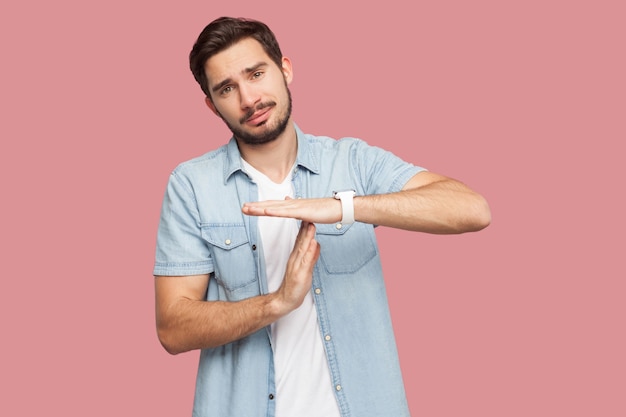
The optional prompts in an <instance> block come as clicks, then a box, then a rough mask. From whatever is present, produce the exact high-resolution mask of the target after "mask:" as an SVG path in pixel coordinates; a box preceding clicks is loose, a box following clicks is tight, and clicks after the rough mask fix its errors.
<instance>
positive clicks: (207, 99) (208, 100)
mask: <svg viewBox="0 0 626 417" xmlns="http://www.w3.org/2000/svg"><path fill="white" fill-rule="evenodd" d="M204 102H205V103H206V105H207V107H208V108H209V109H211V111H212V112H213V113H214V114H215V115H216V116H219V113H218V112H217V109H216V108H215V104H213V101H212V100H211V98H210V97H205V98H204Z"/></svg>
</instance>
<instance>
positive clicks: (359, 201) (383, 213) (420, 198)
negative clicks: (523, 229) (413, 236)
mask: <svg viewBox="0 0 626 417" xmlns="http://www.w3.org/2000/svg"><path fill="white" fill-rule="evenodd" d="M354 215H355V220H356V221H360V222H364V223H370V224H376V225H381V226H389V227H394V228H399V229H405V230H412V231H420V232H426V233H436V234H450V233H464V232H472V231H477V230H481V229H483V228H485V227H486V226H488V225H489V223H490V221H491V214H490V211H489V206H488V204H487V202H486V200H485V199H484V198H483V197H482V196H481V195H480V194H477V193H476V192H474V191H472V190H471V189H470V188H468V187H467V186H465V185H464V184H462V183H460V182H458V181H455V180H448V179H442V180H440V181H435V182H432V183H429V184H426V185H422V186H418V187H410V186H409V188H407V189H404V190H402V191H399V192H396V193H390V194H380V195H369V196H360V197H355V199H354Z"/></svg>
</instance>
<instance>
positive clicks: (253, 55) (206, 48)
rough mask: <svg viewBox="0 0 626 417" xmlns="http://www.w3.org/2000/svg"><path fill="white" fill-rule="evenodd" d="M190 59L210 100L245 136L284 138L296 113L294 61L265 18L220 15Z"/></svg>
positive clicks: (242, 137) (244, 139) (251, 138)
mask: <svg viewBox="0 0 626 417" xmlns="http://www.w3.org/2000/svg"><path fill="white" fill-rule="evenodd" d="M189 62H190V67H191V71H192V72H193V75H194V77H195V79H196V81H198V83H199V84H200V87H201V88H202V91H203V92H204V93H205V95H206V99H205V101H206V104H207V105H208V106H209V108H210V109H211V110H212V111H213V112H214V113H215V114H216V115H218V116H219V117H220V118H222V120H224V122H225V123H226V125H227V126H228V127H229V128H230V130H231V131H232V132H233V134H234V135H235V137H236V138H237V139H239V140H240V141H242V142H244V143H247V144H252V145H257V144H263V143H267V142H270V141H272V140H274V139H276V138H277V137H279V136H280V135H281V134H282V133H283V132H284V131H285V129H286V127H287V125H288V124H289V121H290V117H291V95H290V93H289V89H288V87H287V84H288V83H289V82H291V78H292V72H291V62H290V61H289V59H288V58H285V57H283V56H282V53H281V51H280V48H279V46H278V42H277V41H276V38H275V37H274V34H273V33H272V32H271V31H270V29H269V28H268V27H267V26H266V25H265V24H264V23H261V22H258V21H253V20H247V19H235V18H229V17H222V18H219V19H217V20H215V21H213V22H212V23H210V24H209V25H208V26H207V27H206V28H204V30H203V31H202V33H201V34H200V36H199V37H198V40H197V41H196V43H195V45H194V47H193V49H192V51H191V53H190V55H189Z"/></svg>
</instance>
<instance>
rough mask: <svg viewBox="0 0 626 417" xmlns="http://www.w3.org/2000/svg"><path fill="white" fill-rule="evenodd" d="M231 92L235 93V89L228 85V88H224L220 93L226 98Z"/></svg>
mask: <svg viewBox="0 0 626 417" xmlns="http://www.w3.org/2000/svg"><path fill="white" fill-rule="evenodd" d="M231 91H233V87H232V86H231V85H227V86H226V87H224V88H222V90H221V91H220V95H222V96H224V95H226V94H228V93H230V92H231Z"/></svg>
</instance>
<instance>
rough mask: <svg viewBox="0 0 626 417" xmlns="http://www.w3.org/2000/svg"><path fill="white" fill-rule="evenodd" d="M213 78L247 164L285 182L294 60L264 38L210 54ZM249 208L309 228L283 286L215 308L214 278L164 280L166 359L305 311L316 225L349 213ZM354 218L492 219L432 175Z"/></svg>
mask: <svg viewBox="0 0 626 417" xmlns="http://www.w3.org/2000/svg"><path fill="white" fill-rule="evenodd" d="M205 71H206V74H207V79H208V81H209V88H210V89H211V97H208V98H207V99H206V104H207V106H208V107H209V109H211V111H212V112H213V113H215V114H216V115H217V116H218V117H220V118H221V119H222V120H223V121H224V122H225V123H226V124H227V125H228V126H229V128H230V129H231V131H233V134H234V136H235V138H236V139H237V143H238V146H239V150H240V152H241V155H242V157H243V158H244V159H245V160H246V161H247V162H248V163H250V164H251V165H252V166H254V167H255V168H256V169H258V170H259V171H261V172H263V173H264V174H265V175H267V176H268V177H269V178H271V179H272V180H274V181H275V182H282V180H283V179H284V178H285V176H286V175H287V173H288V172H289V170H290V168H291V166H292V165H293V163H294V162H295V159H296V153H297V141H296V133H295V128H294V125H293V120H292V119H291V115H290V97H289V91H288V85H289V83H291V81H292V79H293V69H292V65H291V61H290V60H289V59H288V58H283V59H282V62H281V66H280V67H279V66H278V65H276V64H275V63H274V62H273V61H272V60H271V59H270V58H269V56H268V55H267V54H266V53H265V51H264V50H263V48H262V47H261V45H260V44H259V43H258V42H257V41H256V40H253V39H244V40H242V41H240V42H238V43H236V44H235V45H233V46H231V47H230V48H228V49H226V50H224V51H222V52H220V53H218V54H216V55H214V56H213V57H211V58H210V59H209V60H208V61H207V62H206V64H205ZM283 125H284V126H283ZM242 211H243V213H244V214H246V215H250V216H275V217H290V218H296V219H300V220H302V221H303V222H302V226H301V228H300V231H299V234H298V237H297V239H296V242H295V244H294V248H293V251H292V252H291V255H290V257H289V261H288V265H287V270H286V272H285V276H284V279H283V282H282V285H281V286H280V287H279V288H278V290H277V291H276V292H274V293H270V294H264V295H260V296H257V297H252V298H249V299H246V300H243V301H237V302H223V301H210V302H209V301H205V300H204V299H205V296H206V291H207V287H208V283H209V279H210V278H209V275H193V276H185V277H166V276H159V277H156V280H155V292H156V321H157V333H158V336H159V340H160V341H161V343H162V344H163V346H164V347H165V349H166V350H167V351H168V352H170V353H172V354H176V353H180V352H185V351H189V350H193V349H203V348H210V347H215V346H220V345H223V344H226V343H230V342H232V341H235V340H238V339H240V338H242V337H245V336H247V335H249V334H251V333H253V332H255V331H257V330H259V329H262V328H263V327H265V326H267V325H269V324H271V323H273V322H274V321H276V320H278V319H279V318H281V317H283V316H284V315H286V314H288V313H289V312H291V311H293V310H294V309H296V308H298V307H299V306H300V305H301V304H302V302H303V300H304V297H305V296H306V294H307V293H308V292H309V291H310V290H311V285H312V276H313V267H314V265H315V262H316V261H317V260H318V258H319V244H318V243H317V241H316V240H315V225H314V223H336V222H339V221H340V220H341V215H342V211H341V203H340V202H339V201H338V200H336V199H334V198H332V197H329V198H315V199H287V200H276V201H263V202H250V203H246V204H244V206H243V208H242ZM354 213H355V220H356V221H359V222H365V223H370V224H377V225H381V226H389V227H394V228H400V229H405V230H411V231H418V232H425V233H437V234H447V233H465V232H472V231H477V230H481V229H483V228H484V227H486V226H488V225H489V223H490V221H491V215H490V211H489V206H488V204H487V202H486V201H485V199H484V198H483V197H482V196H481V195H479V194H477V193H476V192H474V191H472V190H471V189H470V188H469V187H467V186H466V185H464V184H463V183H461V182H459V181H456V180H454V179H451V178H448V177H445V176H442V175H439V174H435V173H432V172H421V173H418V174H416V175H415V176H414V177H413V178H412V179H411V180H409V181H408V183H407V184H406V185H405V186H404V188H403V190H402V191H400V192H397V193H390V194H384V195H371V196H357V197H355V199H354Z"/></svg>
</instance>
